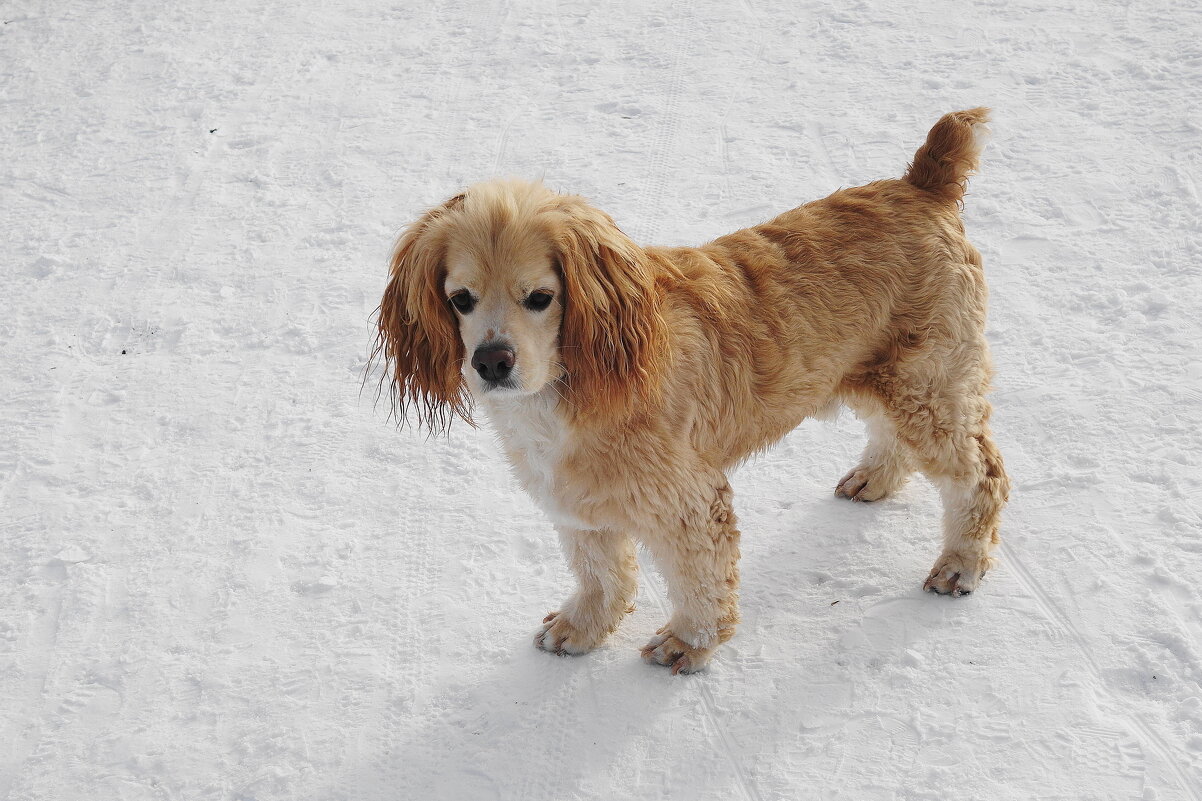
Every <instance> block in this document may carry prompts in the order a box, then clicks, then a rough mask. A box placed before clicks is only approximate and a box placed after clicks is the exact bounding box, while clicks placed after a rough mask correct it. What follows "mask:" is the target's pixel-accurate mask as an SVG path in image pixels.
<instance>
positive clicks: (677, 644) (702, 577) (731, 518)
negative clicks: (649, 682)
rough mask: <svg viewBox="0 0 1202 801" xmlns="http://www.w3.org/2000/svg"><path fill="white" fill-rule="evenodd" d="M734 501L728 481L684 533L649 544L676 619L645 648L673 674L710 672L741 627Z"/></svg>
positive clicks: (693, 514)
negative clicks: (721, 647) (722, 648)
mask: <svg viewBox="0 0 1202 801" xmlns="http://www.w3.org/2000/svg"><path fill="white" fill-rule="evenodd" d="M732 500H733V493H732V492H731V489H730V485H729V484H728V483H726V481H725V479H722V485H721V486H720V487H716V488H715V490H714V494H713V497H712V498H710V499H709V502H708V503H706V502H705V499H702V498H698V499H697V501H698V502H697V504H695V505H694V507H693V508H692V509H691V510H689V511H688V512H686V514H685V515H684V516H683V517H681V519H680V521H679V524H678V525H679V527H675V526H674V527H672V528H671V529H669V530H666V531H659V532H654V533H652V534H651V535H650V536H648V537H646V538H645V543H646V545H647V547H648V548H649V549H650V550H651V553H652V556H654V558H655V561H656V563H657V564H658V565H659V568H660V570H661V571H663V574H664V578H666V579H667V582H668V599H669V600H670V601H671V602H672V617H671V619H669V620H668V622H667V624H666V625H664V626H663V627H662V628H660V629H659V631H657V632H656V634H655V636H654V637H652V638H651V640H650V641H649V642H648V643H647V645H646V646H645V647H644V648H643V658H644V659H646V660H647V661H649V662H655V663H658V664H660V665H668V666H670V667H671V668H672V672H673V673H694V672H696V671H698V670H701V669H702V668H704V667H705V666H706V665H707V664H709V661H710V659H711V658H712V657H713V655H714V651H716V650H717V648H718V646H719V645H721V644H722V643H724V642H726V641H727V640H729V639H730V638H731V637H732V636H733V635H734V633H735V626H736V625H737V624H738V622H739V531H738V529H737V528H736V520H735V514H734V509H733V506H732Z"/></svg>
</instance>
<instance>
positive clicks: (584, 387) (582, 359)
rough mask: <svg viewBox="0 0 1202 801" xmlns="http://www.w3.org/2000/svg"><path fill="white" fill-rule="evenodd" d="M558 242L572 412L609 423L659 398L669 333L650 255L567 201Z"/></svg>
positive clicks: (580, 204)
mask: <svg viewBox="0 0 1202 801" xmlns="http://www.w3.org/2000/svg"><path fill="white" fill-rule="evenodd" d="M563 201H564V202H563V203H562V204H561V205H560V206H559V211H560V212H562V214H563V217H562V218H561V219H560V220H558V225H557V230H556V232H555V234H554V239H555V247H556V250H557V253H558V257H559V265H560V269H561V271H562V273H563V281H564V288H565V304H564V314H563V322H562V324H561V329H560V358H561V360H562V362H563V365H564V370H565V372H566V374H567V378H566V383H567V390H568V392H567V393H566V397H567V399H568V401H569V405H570V408H571V409H573V410H574V411H575V413H576V414H577V415H580V416H583V417H594V418H601V419H602V420H605V421H607V422H614V421H616V420H617V419H621V418H625V417H628V416H630V415H631V414H632V413H633V412H634V411H635V407H636V405H637V403H636V402H637V401H643V402H653V401H654V400H655V398H657V397H658V395H659V388H660V379H661V375H662V362H663V359H664V354H665V351H666V346H667V326H666V324H665V322H664V319H663V315H662V313H661V311H660V309H661V305H662V300H663V298H662V291H661V290H660V288H659V287H658V286H657V285H656V280H655V279H656V276H655V271H654V270H653V268H652V264H651V262H650V260H649V258H648V256H647V254H646V252H645V251H644V250H643V249H642V248H640V247H639V246H638V245H636V244H635V243H634V242H632V241H631V240H630V239H629V238H628V237H627V236H626V235H625V234H624V233H622V231H621V230H620V229H619V228H618V227H617V225H615V224H614V221H613V220H612V219H611V218H610V217H609V215H607V214H605V213H604V212H602V211H599V210H597V209H595V208H593V207H592V206H589V205H588V204H587V203H585V202H584V201H583V200H580V199H579V198H564V199H563Z"/></svg>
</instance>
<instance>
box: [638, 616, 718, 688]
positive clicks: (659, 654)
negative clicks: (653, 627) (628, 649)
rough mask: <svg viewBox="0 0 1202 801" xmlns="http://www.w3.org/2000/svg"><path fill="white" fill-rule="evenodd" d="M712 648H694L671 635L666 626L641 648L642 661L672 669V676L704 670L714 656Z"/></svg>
mask: <svg viewBox="0 0 1202 801" xmlns="http://www.w3.org/2000/svg"><path fill="white" fill-rule="evenodd" d="M715 650H716V649H715V648H714V647H712V646H711V647H709V648H696V647H694V646H692V645H689V644H688V643H687V642H685V641H684V640H682V639H680V638H679V637H677V636H676V635H675V634H673V633H672V632H671V631H670V630H669V629H668V628H667V627H666V626H665V627H664V628H662V629H660V630H659V632H657V633H656V635H655V636H654V637H652V638H651V639H650V640H649V641H648V642H647V644H646V645H644V646H643V659H645V660H646V661H648V662H654V663H655V664H657V665H664V666H666V667H670V668H672V675H673V676H675V675H678V674H680V673H696V672H697V671H699V670H704V669H705V666H706V665H708V664H709V663H710V659H712V658H713V656H714V651H715Z"/></svg>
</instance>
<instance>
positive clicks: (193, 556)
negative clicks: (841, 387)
mask: <svg viewBox="0 0 1202 801" xmlns="http://www.w3.org/2000/svg"><path fill="white" fill-rule="evenodd" d="M2 21H3V25H2V26H0V108H2V109H3V121H4V124H3V125H0V152H2V153H4V158H3V159H0V187H2V191H0V236H2V239H3V242H4V248H3V251H2V254H0V298H2V299H3V309H4V311H3V313H0V341H2V342H3V358H0V389H2V392H0V743H2V744H3V746H0V798H9V799H13V800H14V801H16V800H17V799H56V800H58V799H63V800H68V799H187V800H188V801H194V800H202V799H241V800H248V799H260V800H263V801H266V800H267V799H334V800H336V799H345V800H346V801H351V800H352V799H353V800H354V801H360V800H361V799H362V800H368V799H420V800H421V801H426V800H427V799H467V798H471V799H494V798H495V799H556V800H558V799H610V798H623V799H624V798H672V799H677V798H679V799H691V800H692V799H698V800H700V799H742V800H743V801H772V800H773V799H786V798H790V799H792V798H854V799H895V798H900V799H948V798H990V799H1031V798H1074V799H1111V798H1113V799H1130V798H1139V799H1158V800H1160V801H1165V800H1167V799H1192V801H1198V799H1202V778H1200V777H1202V595H1200V592H1199V589H1198V587H1197V584H1196V578H1197V576H1198V575H1199V573H1200V568H1202V537H1200V536H1199V535H1200V528H1202V513H1200V507H1202V490H1199V478H1200V474H1199V462H1200V454H1202V366H1200V365H1202V360H1200V359H1199V344H1198V343H1199V342H1200V341H1202V322H1200V321H1202V313H1200V308H1199V306H1200V303H1199V300H1200V298H1202V283H1200V279H1199V273H1200V268H1199V265H1200V264H1202V234H1200V230H1202V226H1200V225H1199V223H1200V220H1202V201H1200V200H1199V194H1198V182H1199V171H1200V169H1202V135H1200V134H1202V117H1200V116H1199V108H1200V107H1202V35H1200V34H1202V8H1200V7H1199V6H1198V5H1197V4H1196V3H1191V2H1173V1H1172V0H1148V1H1147V2H1141V3H1132V4H1091V3H1073V2H1064V0H1049V1H1048V2H1039V3H1034V2H1024V0H1007V2H1000V0H980V1H979V2H953V1H952V0H928V1H926V2H915V0H899V2H889V3H886V2H883V0H860V1H858V2H851V3H843V4H838V5H836V6H833V7H825V6H820V5H818V4H809V3H807V4H796V3H789V2H784V0H747V1H746V2H743V3H720V2H709V3H695V4H683V3H676V4H638V3H634V2H625V3H620V4H613V5H605V4H597V3H584V2H578V1H576V0H564V2H559V3H555V4H531V3H516V2H515V3H504V4H498V5H494V4H491V3H468V2H447V3H441V4H437V5H435V4H426V3H394V4H391V5H390V4H387V3H375V2H370V1H369V0H332V1H331V2H326V3H313V4H309V6H308V7H302V8H297V7H295V5H289V4H278V5H269V4H265V3H264V2H262V0H247V1H246V2H240V3H208V4H201V3H195V4H193V3H156V2H149V1H148V0H129V2H124V3H115V2H105V3H87V4H84V3H53V2H47V1H46V0H41V1H40V2H39V1H37V0H14V1H13V2H9V3H7V4H5V6H4V8H3V10H2ZM981 104H984V105H990V106H992V107H993V108H994V109H995V114H994V116H995V122H994V126H993V128H994V136H993V139H992V141H991V143H990V145H989V147H988V149H987V150H986V153H985V160H984V167H983V170H982V172H981V174H980V175H979V176H977V177H976V178H975V179H974V180H973V182H972V185H971V193H970V195H969V196H968V198H967V206H966V213H965V214H966V222H967V226H968V228H969V231H970V235H971V237H972V238H973V240H974V241H975V242H976V244H977V245H978V247H979V248H980V249H981V251H982V252H983V254H984V257H985V261H986V266H987V272H988V275H989V280H990V283H991V287H992V309H991V317H990V323H989V329H988V335H989V338H990V341H991V342H992V344H993V347H994V355H995V359H996V362H997V368H998V377H997V382H996V383H997V391H996V392H995V394H994V396H993V397H994V402H995V405H996V414H995V430H996V432H997V436H998V440H999V443H1000V445H1001V448H1002V450H1003V453H1004V455H1005V457H1006V459H1007V465H1008V467H1009V470H1010V472H1011V474H1012V476H1013V478H1014V482H1015V489H1014V492H1013V496H1012V502H1011V504H1010V506H1009V507H1008V509H1007V512H1006V517H1005V522H1004V528H1003V536H1004V538H1005V544H1004V546H1003V548H1002V551H1001V554H1000V556H1001V563H1000V565H999V566H998V568H997V569H996V570H994V571H992V572H991V574H990V575H989V577H988V578H987V579H986V582H985V584H984V585H983V587H982V590H981V591H980V592H979V593H976V594H974V595H973V596H971V597H968V598H963V599H957V600H952V599H948V598H941V597H935V596H930V595H924V594H922V593H921V591H920V585H921V582H922V580H923V578H924V577H925V574H926V570H927V568H928V567H929V566H930V562H931V561H932V559H933V558H934V556H935V555H936V554H937V552H938V533H937V532H938V525H939V519H940V512H939V506H938V499H937V496H936V494H935V492H934V491H933V489H932V488H931V487H930V485H929V484H927V483H926V482H925V481H922V480H915V481H912V482H911V484H910V485H909V486H908V487H907V488H906V489H905V490H904V491H903V492H902V493H901V494H900V496H899V497H897V498H896V499H895V500H890V501H887V502H884V503H881V504H877V505H870V506H865V505H853V504H849V503H846V502H843V501H838V500H836V499H835V498H833V497H832V490H833V487H834V484H835V482H836V480H837V479H838V478H839V476H841V475H842V474H843V473H844V472H845V471H846V469H847V468H848V467H849V466H850V465H852V464H854V460H855V458H856V456H857V455H858V453H859V450H860V448H861V447H862V443H863V435H862V431H861V428H860V426H859V424H858V423H857V422H856V421H855V420H854V419H853V418H851V417H850V415H845V416H843V417H841V418H840V419H839V420H838V421H837V422H836V423H835V424H833V425H831V424H824V423H818V422H807V423H806V424H804V425H803V426H801V427H800V428H799V429H798V430H797V431H796V432H794V433H793V434H791V435H790V436H789V437H788V438H786V440H785V441H784V442H783V443H781V445H780V446H778V447H777V448H775V449H773V450H772V451H771V452H770V453H768V454H766V455H765V456H763V457H761V458H759V459H757V460H756V461H754V462H753V463H751V464H749V465H747V466H746V467H745V468H743V469H741V470H739V471H738V472H737V474H736V475H735V476H734V478H733V485H734V487H735V493H736V505H737V508H738V510H739V514H740V519H741V522H742V528H743V531H744V538H743V552H744V557H743V563H742V564H743V577H744V578H743V580H744V583H743V592H742V598H743V612H744V618H745V622H744V623H743V625H742V627H741V629H740V631H739V633H738V635H737V636H736V638H735V639H734V640H733V641H732V642H731V643H730V644H729V645H727V646H725V647H724V648H723V649H722V651H721V653H720V655H719V657H718V658H717V659H716V660H715V663H714V665H713V666H712V667H711V669H710V670H709V671H707V672H705V673H703V674H700V675H697V676H692V677H675V678H674V677H672V676H670V675H669V674H668V672H667V671H666V670H662V669H658V668H655V667H652V666H648V665H645V664H643V663H642V662H641V661H640V660H639V658H638V654H637V648H638V647H639V646H640V645H641V644H642V643H643V642H644V641H645V640H646V638H647V637H648V636H649V635H650V634H651V633H652V632H653V631H654V629H655V628H656V627H658V626H659V625H660V624H661V623H662V622H663V619H664V604H665V601H664V598H665V594H664V589H663V583H662V580H661V579H660V578H659V577H658V576H657V575H656V574H655V573H654V572H653V571H652V570H651V569H650V565H649V564H646V563H645V564H644V567H645V568H647V569H645V570H644V573H643V577H642V584H641V591H640V597H639V602H638V609H637V611H636V612H635V614H634V615H632V616H631V617H630V618H628V620H627V621H626V622H625V623H624V624H623V626H622V628H621V629H620V630H619V631H618V632H617V634H616V635H615V636H614V637H613V638H612V640H611V641H610V643H609V644H608V645H607V646H606V647H604V648H603V649H601V650H599V651H597V652H595V653H593V654H590V655H588V656H583V657H579V658H556V657H554V656H551V655H548V654H546V653H542V652H539V651H538V650H536V649H535V648H534V647H533V645H532V642H531V638H532V636H533V634H534V632H535V631H536V630H537V629H538V624H539V621H540V620H541V619H542V617H543V615H544V614H545V613H546V612H548V611H549V610H552V609H555V608H556V607H557V605H558V603H559V601H560V600H561V599H562V598H563V597H564V596H565V594H566V593H567V592H568V591H569V588H570V579H569V576H568V573H567V570H566V569H565V567H564V566H563V563H562V560H561V558H560V555H559V549H558V544H557V541H556V538H555V536H554V533H553V531H552V529H551V527H550V525H549V523H548V522H547V520H546V519H545V518H544V517H542V516H541V515H540V514H539V513H538V512H537V511H536V510H535V509H534V507H533V505H532V504H531V502H530V500H529V499H528V498H526V497H524V496H523V495H522V494H521V493H520V492H519V491H518V490H517V488H516V487H515V485H514V482H513V480H512V479H511V478H510V476H509V473H508V471H507V468H506V466H505V464H504V461H503V459H502V458H501V456H500V453H499V451H498V449H497V446H496V445H495V443H494V442H493V438H492V435H491V434H490V433H489V432H488V430H487V429H482V430H472V429H469V428H468V427H466V426H462V425H460V426H456V427H455V428H454V429H453V430H452V432H451V434H450V436H449V437H447V438H441V439H439V438H435V439H430V438H427V437H426V435H425V434H424V433H422V432H419V431H414V430H413V429H412V428H405V429H401V430H399V431H398V430H397V429H396V428H395V427H394V426H393V425H391V424H390V423H389V422H388V420H387V419H386V418H387V413H386V409H384V408H383V407H382V406H381V407H374V406H373V403H372V395H373V393H372V391H371V389H370V384H369V389H368V390H367V391H366V392H364V393H362V395H361V392H360V386H361V381H362V377H363V371H364V368H365V363H366V356H367V350H368V344H369V339H370V336H371V322H370V318H371V313H372V310H373V309H374V308H375V305H376V303H377V302H378V299H379V296H380V294H381V291H382V289H383V285H384V276H385V260H386V258H387V253H388V249H389V246H390V244H391V241H392V238H393V237H394V235H395V234H396V232H397V231H398V230H399V228H400V227H401V226H402V225H403V224H404V223H406V222H407V221H409V220H411V219H413V218H414V217H415V215H417V214H418V213H419V212H420V211H421V210H422V209H424V208H425V207H427V206H428V205H430V204H432V203H434V202H437V201H439V200H442V199H444V198H446V197H449V196H450V195H451V194H453V193H454V192H456V191H457V190H459V189H461V188H462V187H464V186H466V185H467V184H470V183H472V182H474V181H476V180H479V179H482V178H486V177H490V176H493V175H497V174H502V175H505V174H512V175H517V176H523V177H538V176H543V177H545V180H546V181H547V182H548V184H550V185H551V186H553V187H556V188H559V189H562V190H565V191H571V192H578V193H581V194H584V195H586V196H588V197H590V198H591V199H592V200H594V201H595V202H596V203H597V204H598V205H599V206H600V207H601V208H603V209H605V210H607V211H608V212H610V213H611V214H612V215H614V217H615V218H616V219H617V220H618V222H619V223H620V224H621V225H623V226H624V227H625V228H626V230H627V231H629V232H630V233H631V234H632V235H633V236H635V238H636V239H637V240H639V241H642V242H646V243H656V244H686V243H689V244H696V243H699V242H702V241H705V240H706V239H709V238H712V237H714V236H717V235H719V234H722V233H725V232H728V231H730V230H733V229H735V228H738V227H741V226H744V225H747V224H751V223H754V222H757V221H760V220H762V219H764V218H766V217H768V216H770V215H771V214H773V213H775V212H777V211H780V210H783V209H786V208H789V207H791V206H793V205H796V204H798V203H800V202H804V201H807V200H811V199H814V198H817V197H820V196H822V195H824V194H826V193H828V192H830V191H832V190H834V189H836V188H838V187H839V186H847V185H854V184H859V183H863V182H865V181H868V180H871V179H874V178H879V177H888V176H896V175H899V174H900V173H901V171H902V170H903V169H904V167H905V164H906V161H907V160H908V158H909V157H910V156H911V155H912V154H913V152H914V150H915V148H916V147H917V146H918V145H919V144H920V143H921V142H922V138H923V136H924V135H925V133H926V131H927V129H928V128H929V127H930V125H931V124H932V123H933V122H934V121H935V120H936V119H937V118H938V117H939V115H941V114H942V113H944V112H946V111H951V110H955V109H960V108H968V107H972V106H975V105H981Z"/></svg>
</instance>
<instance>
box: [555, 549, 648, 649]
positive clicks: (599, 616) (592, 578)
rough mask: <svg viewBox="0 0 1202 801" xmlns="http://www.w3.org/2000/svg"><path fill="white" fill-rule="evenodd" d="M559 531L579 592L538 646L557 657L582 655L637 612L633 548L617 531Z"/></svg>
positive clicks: (635, 565)
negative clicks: (635, 608) (625, 616)
mask: <svg viewBox="0 0 1202 801" xmlns="http://www.w3.org/2000/svg"><path fill="white" fill-rule="evenodd" d="M557 530H558V531H559V541H560V543H561V544H562V545H563V551H564V555H565V556H566V557H567V559H568V566H569V567H570V568H571V569H572V572H573V573H575V574H576V580H577V581H578V582H579V586H578V587H577V589H576V592H575V593H573V594H572V596H571V597H570V598H568V600H567V601H565V602H564V604H563V606H561V607H560V608H559V611H558V612H552V613H551V614H549V615H547V616H546V617H545V618H544V619H543V627H542V628H541V629H540V630H539V632H538V634H536V635H535V637H534V644H535V645H537V646H538V647H539V648H542V649H543V650H544V651H550V652H552V653H556V654H583V653H586V652H588V651H591V650H593V649H594V648H596V647H597V646H598V645H600V644H601V643H602V642H604V641H605V638H606V637H608V636H609V635H610V634H611V633H612V632H613V630H614V629H616V628H617V627H618V623H620V622H621V621H622V617H623V616H624V615H625V614H626V613H627V612H629V611H630V610H631V609H632V606H631V604H632V603H633V602H634V596H635V595H636V594H637V592H638V579H637V576H638V562H637V561H636V559H635V553H634V542H632V541H631V539H630V537H628V536H626V535H625V534H618V533H615V532H612V531H577V530H573V529H568V528H562V527H559V528H557Z"/></svg>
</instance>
